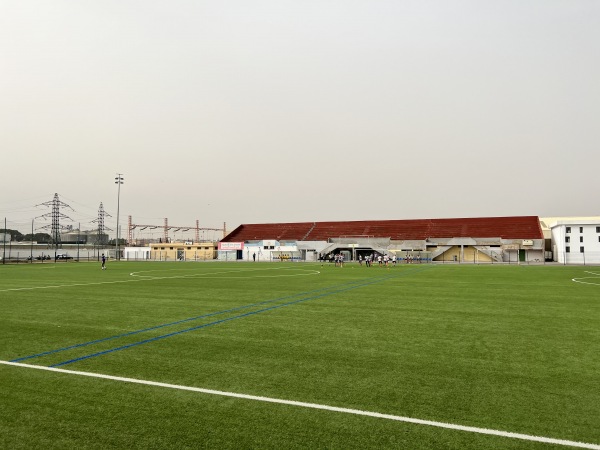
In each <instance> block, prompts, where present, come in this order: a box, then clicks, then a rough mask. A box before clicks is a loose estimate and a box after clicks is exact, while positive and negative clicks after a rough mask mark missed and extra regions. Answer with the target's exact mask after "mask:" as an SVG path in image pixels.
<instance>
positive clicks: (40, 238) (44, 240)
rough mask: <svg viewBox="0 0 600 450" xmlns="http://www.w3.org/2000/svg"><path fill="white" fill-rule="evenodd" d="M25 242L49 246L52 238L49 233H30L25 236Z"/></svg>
mask: <svg viewBox="0 0 600 450" xmlns="http://www.w3.org/2000/svg"><path fill="white" fill-rule="evenodd" d="M23 240H24V241H33V242H37V243H38V244H48V243H49V242H50V241H51V240H52V236H50V235H49V234H48V233H35V234H31V233H29V234H26V235H25V236H23Z"/></svg>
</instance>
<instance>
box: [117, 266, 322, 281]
mask: <svg viewBox="0 0 600 450" xmlns="http://www.w3.org/2000/svg"><path fill="white" fill-rule="evenodd" d="M183 270H185V271H191V270H193V269H183ZM273 270H285V271H293V272H306V273H292V274H276V275H270V274H269V275H258V274H256V273H255V272H263V271H273ZM168 271H178V272H179V271H180V270H178V269H168ZM148 272H165V270H161V269H156V270H141V271H138V272H131V273H130V274H129V275H130V276H132V277H138V278H147V279H154V280H162V279H171V278H197V277H201V278H282V277H301V276H307V275H318V274H320V273H321V272H320V271H318V270H314V269H298V268H295V267H294V268H292V267H273V268H268V269H235V270H224V271H219V272H203V273H193V274H190V275H172V276H156V275H143V274H145V273H148ZM230 274H237V275H233V276H227V275H230Z"/></svg>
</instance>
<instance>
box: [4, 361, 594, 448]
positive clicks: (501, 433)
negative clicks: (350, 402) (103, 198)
mask: <svg viewBox="0 0 600 450" xmlns="http://www.w3.org/2000/svg"><path fill="white" fill-rule="evenodd" d="M0 364H4V365H8V366H15V367H22V368H28V369H37V370H46V371H49V372H59V373H65V374H70V375H79V376H85V377H91V378H101V379H105V380H112V381H121V382H124V383H133V384H141V385H146V386H155V387H162V388H167V389H177V390H181V391H191V392H198V393H201V394H209V395H219V396H222V397H230V398H238V399H243V400H253V401H259V402H266V403H276V404H280V405H289V406H298V407H301V408H311V409H319V410H324V411H332V412H338V413H344V414H354V415H357V416H367V417H374V418H377V419H386V420H394V421H397V422H405V423H412V424H416V425H426V426H431V427H437V428H446V429H450V430H457V431H466V432H469V433H478V434H485V435H490V436H499V437H505V438H511V439H520V440H524V441H530V442H542V443H544V444H554V445H562V446H566V447H576V448H587V449H592V450H600V445H598V444H590V443H586V442H577V441H569V440H566V439H555V438H549V437H543V436H532V435H529V434H521V433H513V432H510V431H501V430H492V429H489V428H478V427H470V426H465V425H457V424H452V423H445V422H435V421H432V420H422V419H414V418H412V417H403V416H395V415H392V414H382V413H378V412H372V411H362V410H360V409H350V408H340V407H337V406H329V405H320V404H317V403H305V402H299V401H295V400H285V399H278V398H271V397H261V396H257V395H247V394H238V393H235V392H226V391H216V390H213V389H204V388H198V387H193V386H182V385H178V384H169V383H160V382H157V381H149V380H138V379H135V378H125V377H117V376H113V375H104V374H99V373H92V372H80V371H75V370H66V369H58V368H55V367H43V366H34V365H30V364H23V363H15V362H9V361H1V360H0Z"/></svg>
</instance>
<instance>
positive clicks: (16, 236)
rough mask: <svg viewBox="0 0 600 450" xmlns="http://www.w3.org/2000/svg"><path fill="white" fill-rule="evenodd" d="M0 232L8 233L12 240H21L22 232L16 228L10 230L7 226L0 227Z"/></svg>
mask: <svg viewBox="0 0 600 450" xmlns="http://www.w3.org/2000/svg"><path fill="white" fill-rule="evenodd" d="M0 233H3V234H10V239H11V240H13V241H17V242H21V241H22V240H23V233H21V232H20V231H18V230H10V229H8V228H6V229H5V228H2V229H0Z"/></svg>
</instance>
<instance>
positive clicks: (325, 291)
mask: <svg viewBox="0 0 600 450" xmlns="http://www.w3.org/2000/svg"><path fill="white" fill-rule="evenodd" d="M429 268H430V267H423V268H419V269H411V270H409V271H406V272H402V273H399V274H394V275H391V274H390V275H385V276H379V277H376V278H374V279H373V278H371V279H368V281H366V282H365V280H364V279H363V280H359V281H352V282H350V283H344V284H339V285H334V286H329V287H325V288H320V289H314V290H310V291H305V292H301V293H298V294H293V295H288V296H285V297H279V298H276V299H272V300H265V301H262V302H257V303H252V304H249V305H243V306H238V307H235V308H230V309H227V310H222V311H216V312H213V313H208V314H203V315H200V316H195V317H190V318H187V319H182V320H178V321H175V322H169V323H166V324H161V325H156V326H153V327H149V328H144V329H141V330H135V331H131V332H128V333H123V334H119V335H115V336H110V337H106V338H102V339H97V340H93V341H89V342H84V343H80V344H75V345H71V346H67V347H62V348H59V349H55V350H50V351H46V352H42V353H37V354H34V355H29V356H24V357H21V358H17V359H14V360H11V361H10V362H19V361H24V360H27V359H32V358H38V357H42V356H47V355H51V354H54V353H59V352H63V351H67V350H73V349H76V348H81V347H85V346H88V345H94V344H98V343H101V342H106V341H109V340H115V339H119V338H124V337H127V336H132V335H135V334H139V333H144V332H148V331H152V330H156V329H160V328H165V327H169V326H174V325H179V324H182V323H186V322H191V321H195V320H199V319H202V318H207V317H213V316H217V315H220V314H226V313H231V312H235V311H239V310H242V309H247V308H252V307H256V306H260V305H266V304H269V303H273V302H277V301H281V300H286V299H291V298H296V297H301V296H306V295H309V294H313V293H318V292H322V293H321V294H319V295H314V296H309V297H305V298H300V299H299V300H294V301H291V302H287V303H283V304H278V305H274V306H270V307H268V308H263V309H259V310H256V311H250V312H247V313H244V314H240V315H237V316H233V317H228V318H225V319H221V320H216V321H214V322H210V323H206V324H202V325H198V326H195V327H191V328H187V329H184V330H179V331H175V332H172V333H168V334H164V335H161V336H156V337H153V338H149V339H144V340H142V341H138V342H133V343H131V344H127V345H123V346H119V347H115V348H112V349H108V350H104V351H101V352H96V353H92V354H89V355H85V356H82V357H79V358H74V359H70V360H67V361H63V362H59V363H57V364H54V365H51V366H49V367H58V366H63V365H66V364H71V363H73V362H76V361H81V360H84V359H89V358H92V357H95V356H100V355H104V354H107V353H112V352H115V351H119V350H125V349H127V348H131V347H135V346H138V345H142V344H146V343H149V342H154V341H158V340H161V339H165V338H167V337H172V336H176V335H179V334H182V333H187V332H190V331H194V330H198V329H202V328H206V327H209V326H213V325H218V324H221V323H224V322H228V321H231V320H234V319H241V318H244V317H248V316H252V315H255V314H259V313H262V312H266V311H270V310H274V309H277V308H281V307H283V306H290V305H294V304H297V303H301V302H305V301H308V300H314V299H317V298H322V297H326V296H329V295H333V294H337V293H340V292H344V291H348V290H352V289H357V288H360V287H364V286H368V285H371V284H376V283H380V282H383V281H386V280H389V279H392V278H398V277H401V276H406V275H411V274H414V273H416V272H421V271H423V270H426V269H429ZM338 288H340V289H338Z"/></svg>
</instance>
